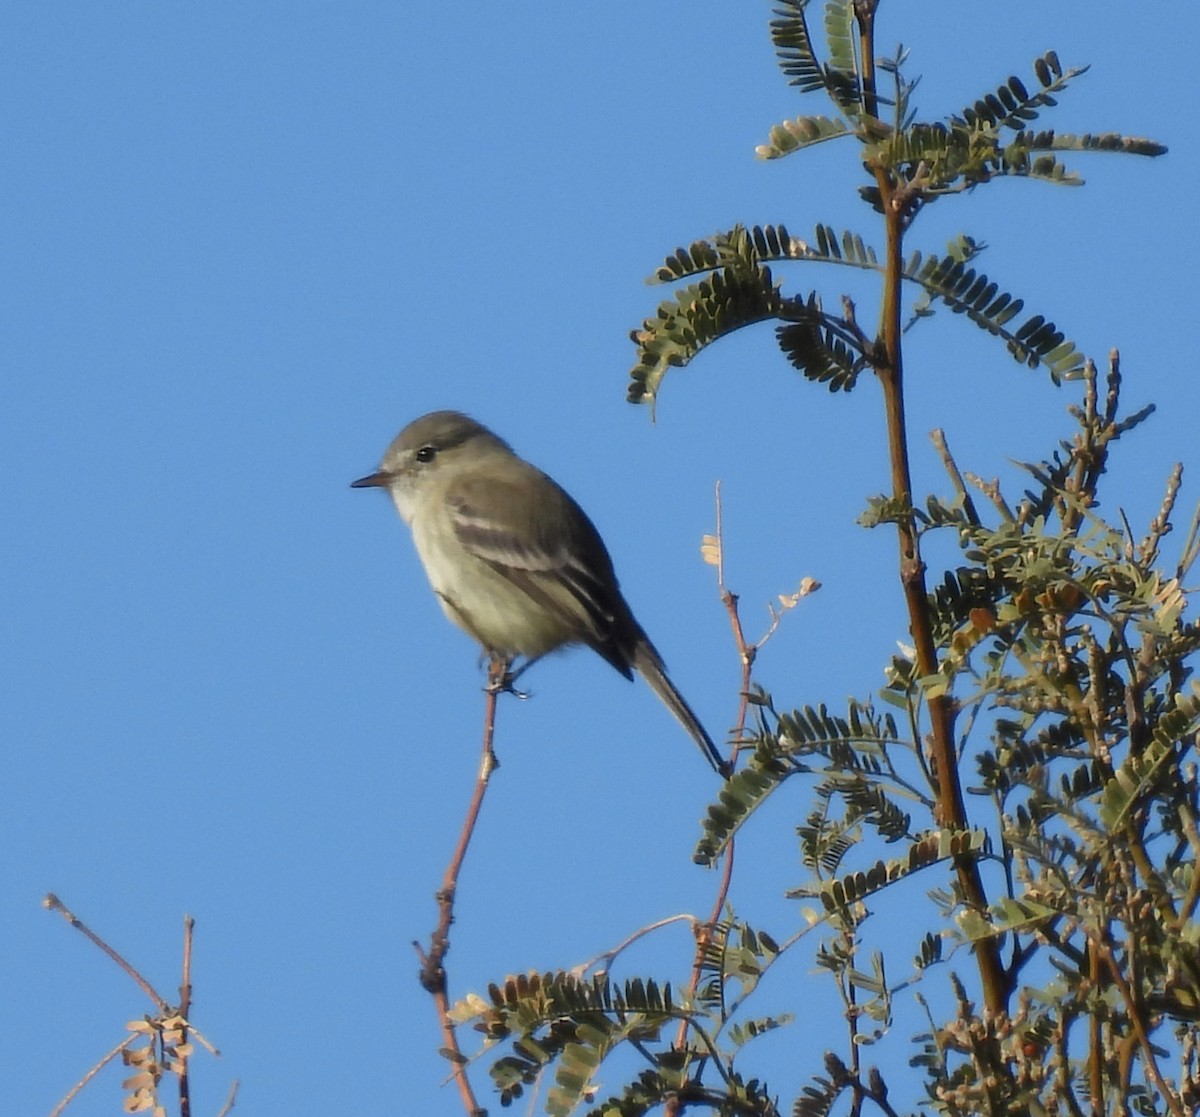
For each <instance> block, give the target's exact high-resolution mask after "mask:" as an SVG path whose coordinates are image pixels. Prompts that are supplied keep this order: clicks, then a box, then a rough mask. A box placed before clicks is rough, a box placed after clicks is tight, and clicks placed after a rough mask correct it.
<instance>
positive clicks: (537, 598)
mask: <svg viewBox="0 0 1200 1117" xmlns="http://www.w3.org/2000/svg"><path fill="white" fill-rule="evenodd" d="M353 487H354V488H356V489H362V488H381V489H387V491H388V492H389V493H390V494H391V497H392V502H393V503H394V504H395V505H396V511H397V512H399V513H400V518H401V519H402V520H403V521H404V522H405V523H406V524H408V525H409V527H410V528H411V529H412V535H413V542H414V543H415V544H416V547H417V554H418V555H419V556H420V558H421V562H422V564H423V565H424V567H425V573H426V575H427V576H428V578H429V581H430V584H431V585H432V586H433V591H434V593H436V594H437V596H438V600H439V601H440V602H441V605H442V610H443V612H445V614H446V616H447V617H449V618H450V620H452V621H453V622H454V623H455V624H456V625H458V626H459V628H461V629H463V631H465V632H466V633H467V634H468V635H469V636H472V637H474V638H475V639H476V640H478V641H479V643H480V644H482V645H483V648H484V650H485V651H486V652H487V653H488V654H489V655H490V656H492V657H494V658H497V659H502V660H505V661H508V662H509V663H511V662H512V661H513V660H514V659H515V658H516V657H518V656H523V657H525V658H526V659H527V660H529V661H532V660H535V659H538V658H539V657H540V656H543V655H546V654H547V653H548V652H553V651H556V650H557V649H559V648H562V647H565V646H567V645H570V644H586V645H587V646H588V647H589V648H591V649H593V650H594V651H595V652H597V653H599V654H600V655H602V656H603V657H604V658H605V659H606V660H608V662H609V663H611V664H612V665H613V667H615V668H616V669H617V670H618V671H620V672H621V674H622V675H624V676H625V677H626V678H627V679H632V678H633V670H634V669H635V668H636V669H637V670H638V671H639V672H640V673H641V674H642V676H643V677H644V678H645V680H646V682H648V683H649V684H650V686H651V687H652V688H653V690H654V692H655V694H657V695H658V696H659V698H661V699H662V700H663V702H664V703H666V706H667V708H668V709H669V710H670V711H671V713H673V714H674V715H675V717H676V718H678V719H679V721H680V723H681V724H682V725H683V727H684V728H685V729H686V730H687V731H688V732H689V733H690V734H691V735H692V737H693V738H694V739H695V741H696V743H697V744H698V745H699V746H700V748H701V750H702V751H703V752H704V755H705V756H706V757H707V759H708V761H709V763H710V764H712V766H713V768H715V769H716V770H717V771H718V772H719V773H721V774H722V775H727V774H728V771H729V769H728V764H727V762H726V760H725V759H724V758H723V757H722V756H721V754H720V752H718V751H717V747H716V746H715V745H714V744H713V742H712V738H711V737H709V735H708V734H707V733H706V732H705V731H704V727H703V726H702V725H701V724H700V722H699V720H698V719H697V717H696V715H695V714H694V713H692V708H691V707H690V706H689V705H688V704H687V702H685V701H684V698H683V695H681V694H680V693H679V691H678V690H676V689H675V686H674V684H673V683H672V682H671V680H670V679H669V678H667V673H666V669H665V667H664V666H663V661H662V657H661V656H659V654H658V652H657V651H656V650H655V648H654V645H653V644H651V643H650V640H649V638H648V637H647V636H646V633H645V632H644V631H642V626H641V625H640V624H638V622H637V621H636V620H635V619H634V616H633V612H632V611H631V610H630V608H629V605H628V604H627V603H626V601H625V598H624V597H623V596H622V595H621V590H620V587H619V586H618V584H617V576H616V574H615V573H614V572H613V564H612V559H611V558H610V557H609V554H608V549H607V548H606V547H605V546H604V541H603V540H602V539H601V538H600V533H599V532H598V531H597V530H596V528H595V527H594V526H593V524H592V521H591V520H589V519H588V518H587V515H586V513H585V512H584V511H583V509H582V508H580V507H579V505H578V504H576V503H575V501H574V500H572V499H571V497H570V496H569V495H568V494H567V493H566V492H565V491H564V490H563V489H562V488H561V487H560V486H559V485H558V484H557V483H556V482H555V481H554V480H553V479H552V478H550V477H547V476H546V474H544V473H543V472H542V471H541V470H540V469H536V468H535V467H534V466H532V465H530V464H529V463H528V462H527V461H524V460H523V459H522V458H519V457H518V456H517V455H516V454H515V453H513V451H512V449H511V448H510V447H509V445H508V443H506V442H505V441H504V440H503V439H501V438H498V437H497V436H496V435H494V434H493V433H492V432H491V431H490V430H488V429H487V428H486V427H484V426H481V425H480V424H479V423H477V422H475V420H474V419H470V418H468V417H467V416H466V415H462V414H460V413H459V412H457V411H434V412H432V413H431V414H429V415H423V416H422V417H421V418H420V419H417V420H415V421H414V422H412V423H410V424H409V425H408V426H407V427H405V428H404V430H402V431H401V432H400V433H399V434H398V435H397V436H396V438H395V440H394V441H393V442H392V444H391V445H390V446H389V447H388V448H387V452H386V453H385V454H384V455H383V462H382V463H381V464H380V467H379V471H378V472H377V473H372V474H371V475H370V476H368V477H362V478H360V479H359V480H357V481H355V482H353Z"/></svg>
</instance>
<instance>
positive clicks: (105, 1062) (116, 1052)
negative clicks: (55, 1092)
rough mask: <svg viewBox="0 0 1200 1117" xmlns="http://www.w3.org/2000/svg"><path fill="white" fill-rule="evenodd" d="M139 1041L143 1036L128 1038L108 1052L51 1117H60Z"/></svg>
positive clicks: (69, 1093)
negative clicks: (122, 1054) (78, 1096)
mask: <svg viewBox="0 0 1200 1117" xmlns="http://www.w3.org/2000/svg"><path fill="white" fill-rule="evenodd" d="M139 1039H141V1036H138V1035H132V1036H126V1037H125V1038H124V1039H123V1040H121V1042H120V1043H118V1044H117V1046H116V1047H114V1048H113V1049H112V1050H111V1051H110V1052H108V1054H107V1055H105V1056H104V1057H103V1058H102V1059H101V1060H100V1061H99V1062H98V1063H97V1064H96V1065H95V1066H94V1067H92V1069H91V1070H89V1071H88V1072H87V1074H85V1075H84V1076H83V1077H82V1078H81V1079H80V1080H79V1081H78V1082H76V1083H75V1085H74V1086H72V1087H71V1089H70V1090H69V1091H68V1092H67V1095H66V1097H64V1098H63V1100H62V1101H60V1102H59V1103H58V1105H56V1106H55V1107H54V1108H53V1109H52V1110H51V1111H50V1117H60V1114H61V1113H62V1111H63V1110H64V1109H66V1108H67V1106H68V1105H70V1104H71V1102H72V1101H74V1100H75V1097H76V1096H77V1095H78V1093H79V1091H80V1090H82V1089H83V1088H84V1087H85V1086H86V1085H87V1084H88V1083H89V1082H91V1080H92V1079H93V1078H95V1077H96V1075H98V1074H99V1073H100V1072H101V1071H102V1070H103V1069H104V1068H105V1067H106V1066H108V1064H109V1063H111V1062H112V1061H113V1060H114V1059H115V1058H116V1057H117V1056H118V1055H120V1054H121V1052H122V1051H124V1050H125V1049H126V1048H127V1047H128V1046H129V1045H130V1044H131V1043H136V1042H137V1041H138V1040H139Z"/></svg>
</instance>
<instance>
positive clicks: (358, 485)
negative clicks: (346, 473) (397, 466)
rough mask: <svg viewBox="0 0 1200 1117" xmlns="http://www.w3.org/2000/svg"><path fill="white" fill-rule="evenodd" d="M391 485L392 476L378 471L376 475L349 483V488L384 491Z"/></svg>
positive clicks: (369, 475)
mask: <svg viewBox="0 0 1200 1117" xmlns="http://www.w3.org/2000/svg"><path fill="white" fill-rule="evenodd" d="M391 483H392V475H391V474H390V473H384V472H383V470H380V471H379V472H378V473H371V474H368V475H367V476H366V477H360V478H359V479H358V480H357V481H351V482H350V487H351V488H352V489H386V488H387V487H388V486H389V485H390V484H391Z"/></svg>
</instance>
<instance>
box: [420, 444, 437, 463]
mask: <svg viewBox="0 0 1200 1117" xmlns="http://www.w3.org/2000/svg"><path fill="white" fill-rule="evenodd" d="M416 457H417V461H419V462H431V461H433V459H434V458H436V457H437V447H436V446H422V447H421V448H420V449H419V450H418V451H417V454H416Z"/></svg>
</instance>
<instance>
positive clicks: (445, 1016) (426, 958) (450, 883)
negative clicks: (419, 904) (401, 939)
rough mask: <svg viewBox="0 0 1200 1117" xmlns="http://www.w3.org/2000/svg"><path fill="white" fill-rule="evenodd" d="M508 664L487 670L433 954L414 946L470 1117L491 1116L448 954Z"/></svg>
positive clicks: (496, 661) (491, 767) (492, 765)
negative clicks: (481, 1096) (449, 975)
mask: <svg viewBox="0 0 1200 1117" xmlns="http://www.w3.org/2000/svg"><path fill="white" fill-rule="evenodd" d="M508 668H509V661H508V660H505V659H500V658H495V657H493V658H492V660H491V662H490V663H489V664H488V686H487V690H486V694H487V698H486V700H485V702H484V710H483V752H482V756H481V757H480V761H479V774H478V775H477V776H476V778H475V790H474V792H473V793H472V795H471V802H470V804H469V805H468V806H467V814H466V818H465V819H464V820H463V828H462V832H461V833H460V834H459V836H458V845H457V846H455V848H454V854H453V856H452V857H451V858H450V863H449V864H448V865H447V866H446V872H445V875H444V876H443V877H442V886H441V888H440V889H438V892H437V897H436V898H437V905H438V923H437V927H436V928H435V929H434V932H433V934H432V935H431V936H430V939H429V949H428V950H423V949H422V948H421V946H420V944H419V943H413V946H414V948H415V949H416V951H417V955H418V957H419V958H420V959H421V985H422V986H423V987H424V988H425V989H426V990H427V991H428V992H429V993H430V994H431V995H432V997H433V1003H434V1008H435V1009H436V1011H437V1016H438V1023H439V1025H440V1026H441V1030H442V1040H443V1042H444V1045H445V1046H444V1048H443V1052H444V1054H445V1055H446V1057H447V1058H448V1059H449V1060H450V1063H451V1065H452V1067H453V1072H452V1073H453V1076H454V1081H455V1083H456V1084H457V1086H458V1092H459V1096H460V1097H461V1098H462V1103H463V1107H464V1108H465V1109H466V1111H467V1113H468V1114H469V1115H470V1117H483V1115H484V1114H485V1113H486V1110H484V1109H483V1107H482V1106H480V1104H479V1102H478V1101H477V1100H476V1098H475V1092H474V1090H473V1089H472V1088H471V1081H470V1079H469V1078H468V1077H467V1058H466V1056H465V1055H463V1053H462V1048H461V1047H459V1044H458V1036H457V1033H456V1032H455V1027H454V1022H453V1020H451V1019H450V998H449V995H448V993H447V991H446V968H445V958H446V952H447V951H448V950H449V949H450V925H451V924H452V923H453V922H454V894H455V891H456V890H457V888H458V874H459V871H460V870H461V869H462V865H463V861H464V860H465V859H466V856H467V849H468V847H469V846H470V844H471V835H472V834H473V833H474V832H475V823H476V821H477V820H478V818H479V811H480V808H481V807H482V806H483V797H484V794H485V793H486V792H487V787H488V780H490V779H491V776H492V772H494V771H495V769H496V767H497V766H498V763H499V762H498V761H497V760H496V753H495V750H494V749H493V748H492V741H493V739H494V737H495V729H496V696H497V695H498V694H499V693H500V691H501V690H504V689H506V688H507V685H508V680H509V675H508Z"/></svg>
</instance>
